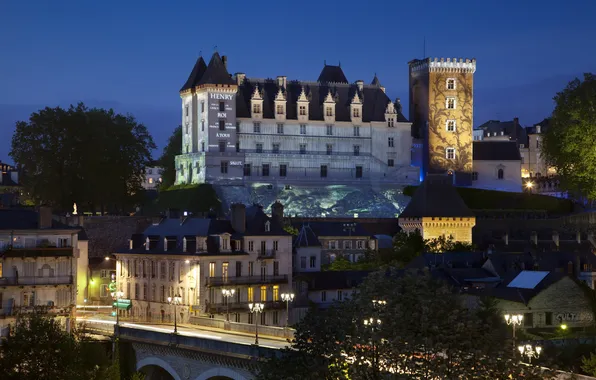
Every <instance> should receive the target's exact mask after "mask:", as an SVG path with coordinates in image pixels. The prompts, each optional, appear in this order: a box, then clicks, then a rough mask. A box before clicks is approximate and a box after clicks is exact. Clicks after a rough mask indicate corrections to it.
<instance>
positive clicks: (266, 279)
mask: <svg viewBox="0 0 596 380" xmlns="http://www.w3.org/2000/svg"><path fill="white" fill-rule="evenodd" d="M205 282H206V284H207V286H209V287H212V286H233V285H261V284H287V283H288V275H287V274H284V275H278V276H241V277H232V276H227V277H207V278H206V279H205Z"/></svg>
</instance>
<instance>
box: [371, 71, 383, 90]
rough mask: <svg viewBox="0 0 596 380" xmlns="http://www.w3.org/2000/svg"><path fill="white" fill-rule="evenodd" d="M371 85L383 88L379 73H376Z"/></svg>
mask: <svg viewBox="0 0 596 380" xmlns="http://www.w3.org/2000/svg"><path fill="white" fill-rule="evenodd" d="M370 84H372V85H373V86H379V87H381V81H380V80H379V78H378V77H377V73H375V77H374V78H373V80H372V82H370Z"/></svg>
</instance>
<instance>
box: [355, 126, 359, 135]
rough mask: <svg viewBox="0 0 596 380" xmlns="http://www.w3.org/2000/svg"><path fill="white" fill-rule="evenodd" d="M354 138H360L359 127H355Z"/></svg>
mask: <svg viewBox="0 0 596 380" xmlns="http://www.w3.org/2000/svg"><path fill="white" fill-rule="evenodd" d="M354 136H356V137H358V136H360V127H359V126H358V125H355V126H354Z"/></svg>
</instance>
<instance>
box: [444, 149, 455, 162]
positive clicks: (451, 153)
mask: <svg viewBox="0 0 596 380" xmlns="http://www.w3.org/2000/svg"><path fill="white" fill-rule="evenodd" d="M445 157H446V158H447V159H449V160H453V159H454V158H455V148H447V149H445Z"/></svg>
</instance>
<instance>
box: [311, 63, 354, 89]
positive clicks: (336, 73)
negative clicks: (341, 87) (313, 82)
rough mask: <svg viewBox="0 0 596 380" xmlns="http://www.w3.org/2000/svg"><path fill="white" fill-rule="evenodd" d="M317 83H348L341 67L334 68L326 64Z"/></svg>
mask: <svg viewBox="0 0 596 380" xmlns="http://www.w3.org/2000/svg"><path fill="white" fill-rule="evenodd" d="M317 82H321V83H346V84H347V83H348V80H347V79H346V76H345V74H344V71H343V70H342V69H341V66H332V65H328V64H325V66H323V70H321V74H319V79H317Z"/></svg>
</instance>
